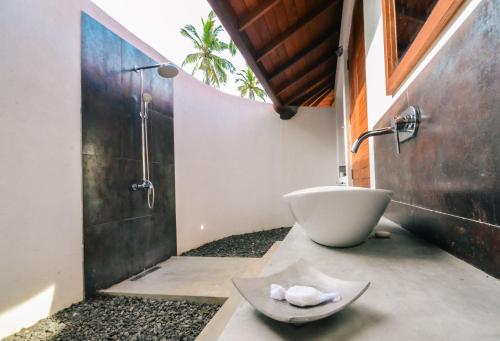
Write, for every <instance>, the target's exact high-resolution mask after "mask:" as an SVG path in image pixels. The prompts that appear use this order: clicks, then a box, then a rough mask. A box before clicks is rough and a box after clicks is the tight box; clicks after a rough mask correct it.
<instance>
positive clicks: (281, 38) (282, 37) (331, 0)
mask: <svg viewBox="0 0 500 341" xmlns="http://www.w3.org/2000/svg"><path fill="white" fill-rule="evenodd" d="M339 2H340V0H326V1H325V2H324V3H323V4H321V5H320V6H319V7H318V8H316V9H314V10H313V11H312V12H310V13H308V14H306V15H305V16H304V17H302V18H300V19H299V20H298V21H297V22H296V23H295V24H293V25H292V26H290V27H289V28H288V29H287V30H285V31H284V32H283V33H281V34H279V35H278V36H277V37H275V38H274V39H272V40H271V41H270V42H269V43H268V44H266V47H264V48H263V49H261V50H260V51H259V52H258V53H257V55H256V59H257V61H258V62H260V61H262V59H264V58H265V57H267V56H268V55H269V54H270V53H271V52H273V51H274V50H276V49H277V48H278V47H280V46H281V45H282V44H283V43H284V42H285V41H287V40H288V39H289V38H290V37H291V36H293V35H294V34H295V33H296V32H298V31H299V30H301V29H302V28H303V27H304V26H306V25H307V24H309V23H311V22H313V21H314V20H315V19H316V18H317V17H318V16H320V15H321V14H322V13H323V12H325V11H326V10H327V9H329V8H330V7H331V6H332V5H334V4H338V3H339Z"/></svg>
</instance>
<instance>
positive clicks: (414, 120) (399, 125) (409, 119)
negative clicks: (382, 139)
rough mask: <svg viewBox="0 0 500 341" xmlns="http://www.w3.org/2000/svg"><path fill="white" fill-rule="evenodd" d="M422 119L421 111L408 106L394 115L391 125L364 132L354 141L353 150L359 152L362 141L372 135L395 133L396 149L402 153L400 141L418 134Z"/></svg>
mask: <svg viewBox="0 0 500 341" xmlns="http://www.w3.org/2000/svg"><path fill="white" fill-rule="evenodd" d="M419 121H420V112H419V110H418V108H416V107H414V106H410V107H408V108H407V109H406V110H405V111H403V112H402V113H400V114H398V115H396V116H394V117H393V118H392V120H391V126H390V127H385V128H380V129H374V130H369V131H366V132H364V133H363V134H361V135H359V137H358V138H357V139H356V141H354V143H353V145H352V148H351V152H352V153H357V152H358V149H359V146H360V145H361V143H362V142H363V141H364V140H366V139H367V138H369V137H370V136H379V135H387V134H392V133H394V137H395V140H396V141H395V142H396V150H397V152H398V154H399V153H400V146H399V145H400V143H403V142H405V141H407V140H409V139H411V138H413V137H415V136H416V135H417V130H418V124H419Z"/></svg>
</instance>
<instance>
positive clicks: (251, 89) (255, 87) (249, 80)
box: [236, 66, 266, 101]
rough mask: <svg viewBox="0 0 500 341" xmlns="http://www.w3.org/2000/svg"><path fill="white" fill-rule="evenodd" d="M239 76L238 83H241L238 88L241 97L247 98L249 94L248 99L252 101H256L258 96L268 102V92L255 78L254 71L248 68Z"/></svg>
mask: <svg viewBox="0 0 500 341" xmlns="http://www.w3.org/2000/svg"><path fill="white" fill-rule="evenodd" d="M238 76H239V77H238V78H237V79H236V83H241V85H240V86H239V87H238V90H239V91H240V95H241V97H245V96H246V95H247V94H248V98H250V99H253V100H255V96H257V97H259V98H260V99H262V100H263V101H265V100H266V92H265V91H264V89H262V88H261V87H260V83H259V80H258V79H257V77H255V74H254V73H253V71H252V69H250V68H249V67H248V66H247V68H246V70H241V71H240V72H238Z"/></svg>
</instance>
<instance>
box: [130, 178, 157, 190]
mask: <svg viewBox="0 0 500 341" xmlns="http://www.w3.org/2000/svg"><path fill="white" fill-rule="evenodd" d="M150 188H153V183H152V182H151V181H149V180H142V183H140V184H132V186H130V189H132V190H133V191H139V190H144V191H147V190H149V189H150Z"/></svg>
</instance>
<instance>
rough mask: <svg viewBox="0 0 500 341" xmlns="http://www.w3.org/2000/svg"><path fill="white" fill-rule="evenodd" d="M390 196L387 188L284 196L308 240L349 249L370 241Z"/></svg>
mask: <svg viewBox="0 0 500 341" xmlns="http://www.w3.org/2000/svg"><path fill="white" fill-rule="evenodd" d="M391 196H392V191H389V190H385V189H369V188H361V187H347V186H324V187H312V188H306V189H302V190H299V191H295V192H291V193H288V194H285V195H284V196H283V197H284V198H285V200H286V201H287V202H288V206H289V207H290V210H291V211H292V214H293V216H294V218H295V220H296V221H297V223H298V224H299V225H300V226H302V228H303V229H304V230H305V232H306V233H307V235H308V236H309V238H311V239H312V240H314V241H315V242H316V243H319V244H322V245H326V246H335V247H348V246H354V245H357V244H360V243H362V242H364V241H365V240H366V239H367V238H368V236H369V235H370V233H371V232H372V230H373V228H374V227H375V225H376V224H377V222H378V221H379V220H380V217H381V216H382V214H383V213H384V211H385V209H386V208H387V205H388V204H389V202H390V200H391Z"/></svg>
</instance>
